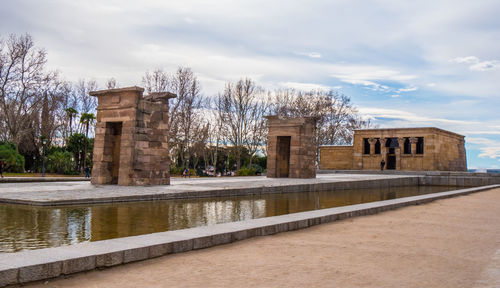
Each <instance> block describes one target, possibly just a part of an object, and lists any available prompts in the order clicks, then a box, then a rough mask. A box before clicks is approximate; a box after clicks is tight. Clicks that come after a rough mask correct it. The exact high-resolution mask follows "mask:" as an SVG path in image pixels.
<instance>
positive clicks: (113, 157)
mask: <svg viewBox="0 0 500 288" xmlns="http://www.w3.org/2000/svg"><path fill="white" fill-rule="evenodd" d="M143 92H144V89H143V88H140V87H129V88H121V89H110V90H102V91H95V92H91V93H90V95H92V96H96V97H97V98H98V106H97V124H96V130H95V143H96V144H95V145H94V167H93V171H92V184H118V185H123V186H127V185H151V184H154V185H159V184H161V185H166V184H170V157H169V153H168V109H169V108H168V99H170V98H174V97H176V96H175V94H172V93H168V92H163V93H153V94H151V95H147V96H144V97H143V95H142V93H143ZM153 172H154V173H153Z"/></svg>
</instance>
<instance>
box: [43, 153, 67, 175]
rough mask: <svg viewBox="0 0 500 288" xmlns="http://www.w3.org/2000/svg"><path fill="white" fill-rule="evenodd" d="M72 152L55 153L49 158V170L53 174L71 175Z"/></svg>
mask: <svg viewBox="0 0 500 288" xmlns="http://www.w3.org/2000/svg"><path fill="white" fill-rule="evenodd" d="M71 156H72V155H71V152H69V151H55V152H54V153H52V154H50V155H49V156H47V160H48V161H47V168H48V169H47V170H48V171H50V172H52V173H59V174H70V173H71V170H72V169H71V168H72V166H73V165H72V164H73V163H72V161H71Z"/></svg>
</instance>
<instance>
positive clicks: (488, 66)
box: [469, 61, 500, 71]
mask: <svg viewBox="0 0 500 288" xmlns="http://www.w3.org/2000/svg"><path fill="white" fill-rule="evenodd" d="M499 66H500V61H482V62H479V63H476V64H474V65H471V66H470V67H469V69H470V70H473V71H488V70H492V69H496V68H498V67H499Z"/></svg>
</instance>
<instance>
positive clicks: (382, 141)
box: [380, 137, 387, 161]
mask: <svg viewBox="0 0 500 288" xmlns="http://www.w3.org/2000/svg"><path fill="white" fill-rule="evenodd" d="M386 141H387V139H386V138H382V137H381V138H380V154H381V155H382V159H384V161H386V160H387V159H386V158H387V157H386V156H387V150H386V148H385V142H386ZM382 159H381V160H380V161H382Z"/></svg>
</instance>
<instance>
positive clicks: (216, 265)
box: [33, 189, 500, 288]
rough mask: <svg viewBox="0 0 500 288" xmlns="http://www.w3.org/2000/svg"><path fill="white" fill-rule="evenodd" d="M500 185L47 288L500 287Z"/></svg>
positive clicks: (90, 274) (50, 284) (81, 277)
mask: <svg viewBox="0 0 500 288" xmlns="http://www.w3.org/2000/svg"><path fill="white" fill-rule="evenodd" d="M499 283H500V189H495V190H490V191H486V192H480V193H475V194H472V195H468V196H462V197H457V198H452V199H446V200H440V201H436V202H433V203H430V204H426V205H420V206H412V207H407V208H402V209H399V210H395V211H389V212H384V213H381V214H378V215H373V216H367V217H358V218H354V219H349V220H344V221H339V222H334V223H330V224H324V225H320V226H315V227H313V228H309V229H305V230H299V231H293V232H288V233H281V234H277V235H273V236H267V237H258V238H253V239H249V240H245V241H241V242H236V243H233V244H229V245H223V246H218V247H215V248H209V249H205V250H198V251H191V252H188V253H182V254H176V255H169V256H166V257H161V258H156V259H152V260H148V261H143V262H139V263H134V264H128V265H124V266H120V267H115V268H112V269H107V270H104V271H92V272H88V273H82V274H78V275H75V276H71V277H69V278H68V279H57V280H51V281H49V282H46V283H35V284H33V285H36V286H43V287H453V288H456V287H499V286H496V285H498V284H499Z"/></svg>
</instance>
